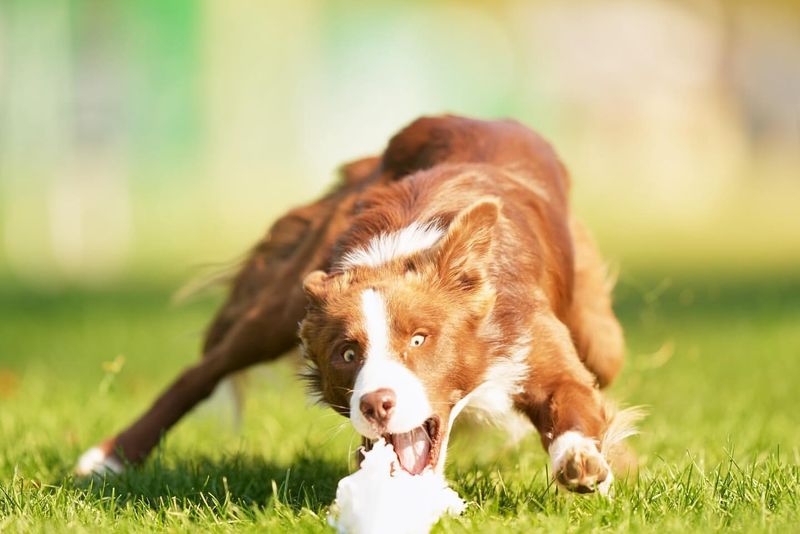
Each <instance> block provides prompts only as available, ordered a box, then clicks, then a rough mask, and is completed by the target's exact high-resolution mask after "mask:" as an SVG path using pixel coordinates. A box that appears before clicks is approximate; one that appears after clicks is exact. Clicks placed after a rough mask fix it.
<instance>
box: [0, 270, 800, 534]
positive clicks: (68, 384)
mask: <svg viewBox="0 0 800 534" xmlns="http://www.w3.org/2000/svg"><path fill="white" fill-rule="evenodd" d="M618 296H619V298H618V310H619V312H620V316H621V317H622V320H623V322H624V324H625V326H626V329H627V333H628V339H629V359H628V363H627V366H626V369H625V371H624V373H623V376H622V377H621V378H620V379H619V381H618V382H617V383H616V384H615V385H614V387H613V388H612V391H611V393H610V395H611V396H612V397H614V398H617V399H619V400H620V401H622V402H623V403H625V404H645V405H647V406H648V407H649V411H650V412H651V415H650V416H649V417H648V418H647V419H646V420H645V421H644V423H643V425H642V434H641V435H640V436H638V437H637V438H635V439H633V440H632V445H633V446H634V448H635V449H636V450H637V451H638V454H639V460H640V464H641V468H640V471H639V473H638V474H633V475H629V476H628V477H627V478H625V477H622V478H621V479H620V480H618V481H617V482H616V484H615V491H616V497H615V498H614V500H611V501H608V500H604V499H602V498H600V497H596V496H588V497H586V496H574V495H568V494H563V493H560V492H558V491H557V490H556V488H555V487H554V486H553V485H552V484H550V483H549V473H548V472H547V458H546V456H545V454H544V453H543V452H542V451H541V447H540V446H539V444H538V439H537V438H536V436H535V435H530V436H528V437H526V438H524V439H523V440H522V441H521V442H520V443H519V444H518V445H516V446H514V447H508V446H506V445H504V442H503V438H502V437H501V436H500V434H499V433H498V432H497V431H494V430H487V429H485V428H476V427H473V426H469V425H462V426H461V428H459V434H458V435H457V436H456V438H455V440H454V442H453V446H452V451H451V458H452V462H451V464H450V465H449V468H448V477H449V479H450V480H451V481H452V483H453V486H454V488H455V489H456V490H457V491H458V492H459V493H460V494H461V495H462V496H463V497H464V498H465V499H467V500H468V501H469V502H470V506H469V508H468V511H467V512H466V513H465V515H464V516H462V517H459V518H448V519H445V520H443V521H442V522H441V523H440V524H439V525H438V526H437V527H436V530H437V531H439V532H461V531H464V530H476V531H480V532H495V531H496V532H508V531H525V532H529V531H542V532H552V531H570V532H574V531H589V530H595V529H596V530H603V531H613V532H616V531H652V532H687V531H709V530H721V529H724V530H726V531H727V530H731V531H739V532H753V531H787V530H792V529H793V527H794V525H795V524H796V523H797V520H798V519H800V513H799V511H800V502H798V501H799V500H800V497H798V495H800V467H799V466H798V460H799V459H800V454H799V453H798V448H797V445H796V444H797V443H798V442H799V441H800V430H798V426H797V424H796V414H797V413H798V408H799V407H800V406H799V405H798V401H797V398H796V396H795V395H794V394H793V393H794V389H795V384H797V382H798V380H800V360H798V357H797V356H798V353H800V330H798V328H797V324H800V280H797V279H782V280H778V279H773V280H770V279H764V278H753V279H750V280H746V279H739V280H734V281H728V282H726V281H721V280H702V279H689V280H677V279H676V280H671V281H670V280H665V279H657V278H652V277H641V276H632V275H625V276H623V279H622V282H621V283H620V286H619V290H618ZM167 302H168V296H167V293H166V292H164V291H161V290H159V289H158V288H151V289H144V290H140V289H136V290H134V289H133V288H129V289H127V290H123V289H120V290H118V291H116V292H112V293H92V292H85V291H81V292H72V293H70V292H66V293H59V294H51V295H47V294H35V293H31V292H28V291H23V290H21V289H11V288H8V287H7V288H4V289H0V406H2V408H1V409H0V531H3V532H60V531H70V532H98V531H101V532H102V531H115V532H127V531H132V532H160V531H169V532H190V531H192V532H193V531H197V530H202V531H211V532H228V531H233V530H241V531H262V532H263V531H267V532H281V531H291V532H298V531H300V532H303V531H321V530H324V529H325V528H326V526H325V525H326V523H325V518H326V512H327V506H328V505H329V503H330V502H331V501H332V499H333V497H334V494H335V488H336V483H337V481H338V480H339V479H340V478H341V477H342V476H343V475H345V474H346V473H347V472H348V469H349V468H350V464H351V461H350V459H351V458H352V454H351V452H352V450H353V448H354V447H355V446H356V444H357V443H358V441H357V440H356V439H355V437H354V435H353V433H352V431H351V430H350V428H349V426H348V425H347V424H344V423H346V422H345V420H344V419H342V418H340V417H339V416H337V415H335V414H333V413H332V412H330V411H328V410H324V409H322V408H319V407H308V406H307V404H306V402H305V401H304V398H303V393H302V388H301V386H300V385H299V384H298V383H297V382H296V381H294V380H293V379H292V375H293V374H295V372H296V371H297V367H296V364H295V363H293V362H284V363H281V364H279V365H277V366H272V367H270V368H268V369H266V370H257V371H256V372H254V373H253V376H252V378H251V387H250V396H249V399H248V406H247V410H246V412H245V418H244V420H243V422H242V425H241V429H240V431H238V432H237V431H234V430H233V429H232V428H231V424H230V419H231V418H230V417H229V408H230V406H229V404H230V403H229V402H227V400H226V396H225V393H224V391H222V392H221V393H220V394H218V395H216V396H215V397H214V398H213V399H212V400H211V401H210V402H208V403H207V404H206V405H204V406H202V407H201V408H200V409H198V410H197V411H196V412H195V413H194V414H193V415H191V416H190V417H189V418H188V419H187V420H185V421H184V422H182V423H181V424H179V425H178V426H177V427H176V428H175V429H174V431H173V432H172V433H170V434H169V436H168V438H167V439H166V440H165V442H164V443H163V444H162V446H161V448H160V449H159V450H158V453H157V454H156V455H154V457H153V458H152V459H151V460H149V461H148V462H147V463H146V464H145V465H144V466H143V467H142V468H140V469H134V470H130V471H128V472H126V473H125V474H123V475H122V476H120V477H116V478H108V479H105V480H77V479H74V478H73V477H72V476H71V474H70V469H71V467H72V466H73V464H74V461H75V459H76V458H77V456H78V455H79V454H80V452H81V451H82V450H83V449H85V448H86V447H88V446H89V445H91V444H92V443H94V442H95V441H96V440H98V439H100V438H102V437H104V436H106V435H107V434H109V433H111V432H113V431H115V430H118V429H119V428H120V427H121V426H122V425H123V424H125V423H127V422H128V421H129V420H130V419H131V418H133V417H134V416H135V415H136V414H137V413H138V412H140V411H141V410H142V409H144V408H145V407H146V406H147V404H148V403H149V401H150V400H151V399H152V397H153V396H154V395H155V394H156V393H157V392H158V390H159V389H160V388H162V387H163V386H164V385H165V384H166V383H167V382H168V381H169V380H170V379H171V378H172V377H173V376H174V374H175V373H176V372H177V371H178V370H179V369H180V368H181V367H183V366H185V365H188V364H189V363H191V362H192V361H193V360H194V359H195V358H196V350H197V346H198V344H199V337H200V336H199V333H200V332H201V331H202V327H203V325H204V323H205V322H206V321H207V319H208V318H209V315H210V313H211V312H212V310H213V306H214V304H215V303H214V302H210V301H199V302H195V303H193V304H190V305H187V306H184V307H181V308H171V307H169V306H168V305H167ZM476 443H477V444H478V445H476Z"/></svg>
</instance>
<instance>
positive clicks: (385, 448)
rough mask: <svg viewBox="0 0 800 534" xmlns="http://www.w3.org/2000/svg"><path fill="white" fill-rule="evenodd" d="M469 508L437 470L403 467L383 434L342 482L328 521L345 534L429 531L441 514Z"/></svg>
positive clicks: (341, 533) (452, 513)
mask: <svg viewBox="0 0 800 534" xmlns="http://www.w3.org/2000/svg"><path fill="white" fill-rule="evenodd" d="M465 508H466V504H465V503H464V501H463V500H461V498H460V497H459V496H458V493H456V492H455V491H453V490H452V489H450V488H449V487H447V482H446V481H445V480H444V477H442V476H441V475H438V474H436V473H434V472H433V469H431V468H427V469H426V470H425V471H424V472H423V473H422V474H420V475H411V474H410V473H408V472H407V471H404V470H403V469H402V468H401V467H400V464H399V462H398V459H397V454H395V452H394V449H393V448H392V446H391V445H387V444H386V442H385V441H384V440H383V438H381V439H380V440H378V441H377V442H376V443H375V444H374V445H373V447H372V450H371V451H368V452H365V453H364V461H363V462H361V469H359V470H358V471H356V472H355V473H353V474H352V475H350V476H348V477H345V478H343V479H342V480H340V481H339V486H338V487H337V489H336V502H334V503H333V505H332V506H331V514H330V515H329V516H328V523H329V524H330V525H331V526H333V527H336V529H337V530H338V531H339V533H340V534H371V533H374V532H380V533H387V534H389V533H419V532H424V533H427V532H429V531H430V529H431V527H432V526H433V525H434V523H436V521H438V520H439V517H441V516H442V514H445V513H448V514H451V515H459V514H460V513H461V512H463V511H464V509H465Z"/></svg>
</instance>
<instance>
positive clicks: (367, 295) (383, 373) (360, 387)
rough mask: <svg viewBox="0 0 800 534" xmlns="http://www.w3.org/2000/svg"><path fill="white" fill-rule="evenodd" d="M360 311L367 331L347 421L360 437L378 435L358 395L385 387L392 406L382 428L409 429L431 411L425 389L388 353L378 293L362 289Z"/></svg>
mask: <svg viewBox="0 0 800 534" xmlns="http://www.w3.org/2000/svg"><path fill="white" fill-rule="evenodd" d="M361 310H362V313H363V315H364V324H365V326H366V331H367V347H366V359H365V361H364V366H363V367H362V368H361V370H360V371H359V373H358V377H357V378H356V383H355V385H354V386H353V395H352V397H351V398H350V421H351V422H352V423H353V427H355V429H356V431H357V432H358V433H359V434H361V435H362V436H366V437H367V438H370V439H377V438H379V437H380V435H379V434H378V433H377V432H376V431H375V429H374V428H372V425H371V424H370V423H369V422H368V421H367V420H366V419H365V418H364V415H363V414H362V413H361V406H360V405H361V397H362V396H363V395H365V394H367V393H370V392H372V391H375V390H376V389H381V388H388V389H391V390H394V393H395V396H396V405H395V408H394V411H393V413H392V416H391V417H390V419H389V422H388V424H387V428H386V431H387V432H389V433H391V434H397V433H403V432H408V431H410V430H413V429H414V428H417V427H418V426H420V425H421V424H422V423H424V422H425V420H426V419H427V418H428V417H430V416H431V414H432V413H433V410H432V409H431V405H430V402H428V396H427V394H426V393H425V388H424V387H423V385H422V383H421V382H420V381H419V379H418V378H417V377H416V376H415V375H414V373H412V372H411V371H410V370H409V369H408V368H407V367H406V366H405V365H403V364H402V363H400V362H399V361H398V360H397V359H396V358H395V357H394V356H393V355H392V352H391V348H390V343H389V340H390V332H389V314H388V311H387V310H386V304H385V303H384V301H383V297H382V296H381V294H380V293H378V292H377V291H375V290H373V289H368V290H366V291H364V292H363V293H362V294H361Z"/></svg>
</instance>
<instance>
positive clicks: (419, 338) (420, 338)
mask: <svg viewBox="0 0 800 534" xmlns="http://www.w3.org/2000/svg"><path fill="white" fill-rule="evenodd" d="M423 343H425V336H424V335H422V334H414V335H413V336H411V343H409V344H410V345H411V346H412V347H419V346H420V345H422V344H423Z"/></svg>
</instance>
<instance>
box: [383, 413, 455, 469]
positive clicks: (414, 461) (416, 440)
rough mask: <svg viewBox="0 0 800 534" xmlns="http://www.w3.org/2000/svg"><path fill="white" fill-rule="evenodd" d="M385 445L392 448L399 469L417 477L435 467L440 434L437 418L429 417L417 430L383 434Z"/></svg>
mask: <svg viewBox="0 0 800 534" xmlns="http://www.w3.org/2000/svg"><path fill="white" fill-rule="evenodd" d="M383 438H384V439H385V440H386V443H390V444H391V445H392V447H394V452H395V453H396V454H397V458H398V459H399V460H400V467H402V468H403V469H404V470H406V471H408V472H409V473H411V474H412V475H419V474H420V473H422V472H423V471H424V470H425V468H427V467H429V466H430V467H434V466H436V461H437V460H438V459H439V447H440V445H441V432H440V424H439V418H438V417H437V416H435V415H434V416H433V417H430V418H429V419H427V420H426V421H425V422H424V423H422V425H420V426H418V427H417V428H415V429H413V430H411V431H409V432H404V433H403V434H385V435H384V436H383Z"/></svg>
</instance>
